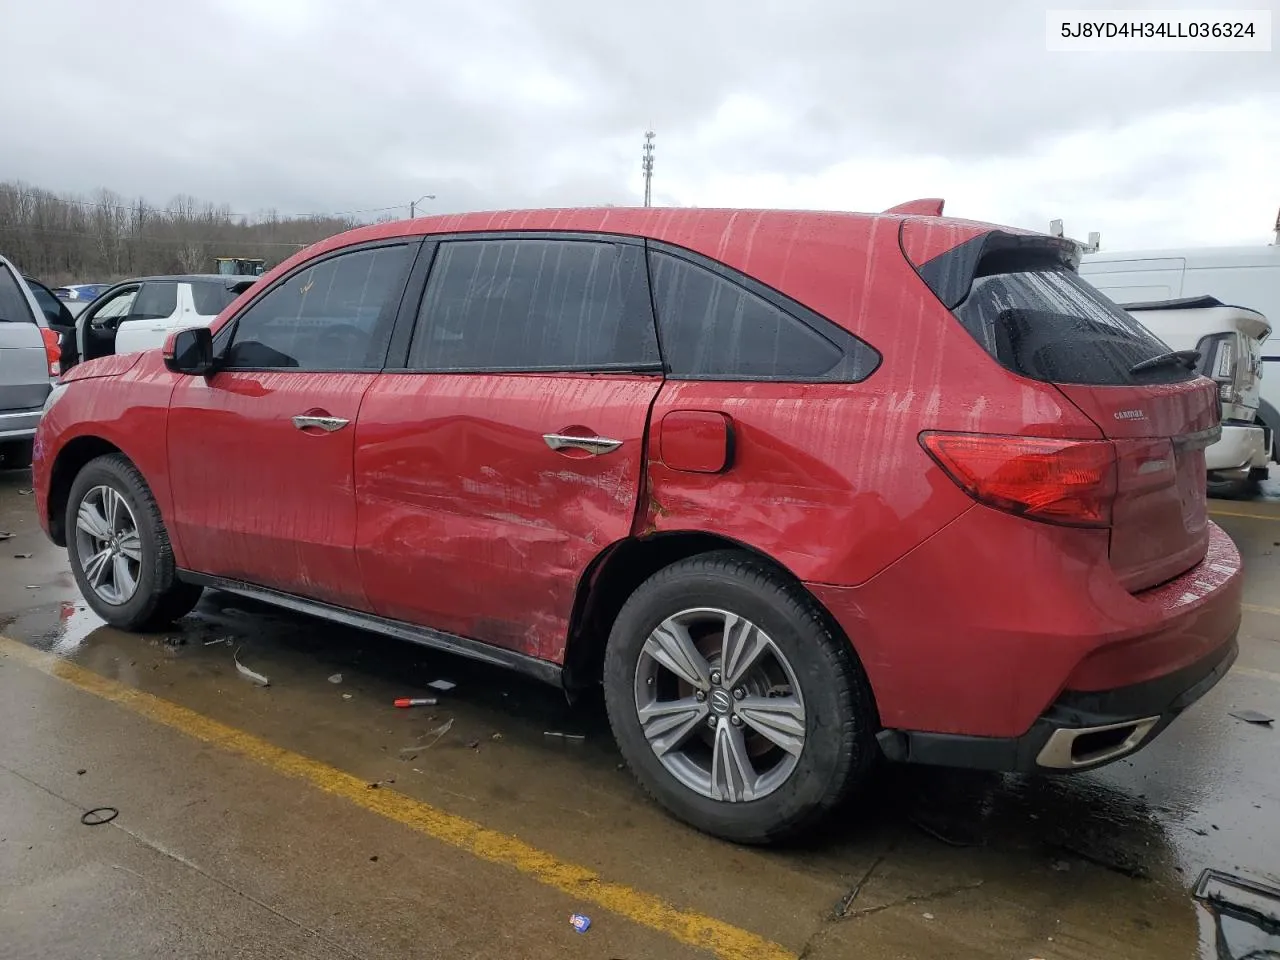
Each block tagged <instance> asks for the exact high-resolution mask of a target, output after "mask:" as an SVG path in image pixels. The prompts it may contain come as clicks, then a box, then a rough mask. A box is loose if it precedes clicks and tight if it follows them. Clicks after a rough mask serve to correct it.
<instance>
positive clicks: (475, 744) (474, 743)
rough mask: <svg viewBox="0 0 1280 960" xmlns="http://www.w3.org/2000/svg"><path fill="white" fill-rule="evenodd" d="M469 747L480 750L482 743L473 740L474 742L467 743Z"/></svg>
mask: <svg viewBox="0 0 1280 960" xmlns="http://www.w3.org/2000/svg"><path fill="white" fill-rule="evenodd" d="M467 746H468V747H470V748H471V749H472V750H479V749H480V741H479V740H472V741H470V742H469V743H467Z"/></svg>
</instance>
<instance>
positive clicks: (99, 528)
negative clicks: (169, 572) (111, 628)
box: [75, 485, 142, 606]
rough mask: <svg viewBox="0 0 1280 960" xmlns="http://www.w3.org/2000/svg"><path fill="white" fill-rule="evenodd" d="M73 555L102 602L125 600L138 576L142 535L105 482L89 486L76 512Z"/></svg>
mask: <svg viewBox="0 0 1280 960" xmlns="http://www.w3.org/2000/svg"><path fill="white" fill-rule="evenodd" d="M75 536H76V556H77V558H78V559H79V561H80V569H81V570H82V571H83V572H84V578H85V580H86V581H87V582H88V584H89V586H90V587H91V588H92V589H93V592H94V593H96V594H97V595H98V597H99V598H100V599H101V600H102V601H103V602H105V603H109V604H111V605H112V606H120V605H122V604H125V603H128V602H129V599H130V598H131V597H132V596H133V595H134V593H136V592H137V590H138V579H139V578H140V577H141V576H142V537H141V535H140V534H139V533H138V523H137V520H136V519H135V518H134V516H133V510H132V508H131V507H130V506H129V503H128V501H127V500H125V498H124V497H123V496H121V495H120V493H119V492H117V491H116V490H114V489H113V488H111V487H109V486H105V485H100V486H96V487H92V488H90V489H89V491H88V492H87V493H85V495H84V498H83V499H82V500H81V501H80V508H79V510H78V511H77V512H76V534H75Z"/></svg>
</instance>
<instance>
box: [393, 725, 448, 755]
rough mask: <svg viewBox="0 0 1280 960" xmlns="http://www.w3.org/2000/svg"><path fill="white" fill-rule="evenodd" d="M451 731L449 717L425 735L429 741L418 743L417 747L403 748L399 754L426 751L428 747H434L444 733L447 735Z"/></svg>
mask: <svg viewBox="0 0 1280 960" xmlns="http://www.w3.org/2000/svg"><path fill="white" fill-rule="evenodd" d="M452 729H453V718H452V717H450V718H449V719H448V720H446V721H445V722H444V723H442V724H440V726H438V727H436V728H435V729H434V730H432V731H431V732H430V733H428V734H427V736H428V737H430V738H431V739H430V740H428V741H425V742H423V743H420V744H418V745H417V746H413V747H405V748H404V749H403V750H401V751H400V752H401V753H412V752H413V751H415V750H426V749H427V748H428V747H434V746H435V745H436V744H437V743H439V742H440V738H441V737H443V736H444V735H445V734H446V733H448V732H449V731H450V730H452Z"/></svg>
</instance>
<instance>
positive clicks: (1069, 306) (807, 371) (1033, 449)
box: [35, 203, 1242, 842]
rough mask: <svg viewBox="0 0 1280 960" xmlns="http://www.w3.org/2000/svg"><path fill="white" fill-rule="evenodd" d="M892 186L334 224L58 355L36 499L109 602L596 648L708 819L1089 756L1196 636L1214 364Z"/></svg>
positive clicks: (576, 664) (669, 771)
mask: <svg viewBox="0 0 1280 960" xmlns="http://www.w3.org/2000/svg"><path fill="white" fill-rule="evenodd" d="M929 210H932V211H933V212H934V213H940V205H937V206H934V205H932V204H926V203H913V204H910V205H906V206H904V207H900V208H895V210H894V211H891V212H890V213H888V214H881V215H862V214H839V213H816V212H800V213H797V212H782V211H744V210H734V211H722V210H660V209H639V210H621V209H616V208H612V209H603V210H589V209H581V210H559V211H526V212H515V213H501V214H473V215H466V216H458V217H448V218H439V219H435V220H431V219H427V220H421V219H420V220H413V221H400V222H395V223H387V224H380V225H377V226H371V227H364V228H361V229H358V230H355V231H352V232H349V233H344V234H341V235H338V236H335V237H331V238H329V239H327V240H324V241H322V242H321V243H319V244H317V245H315V246H314V247H312V248H310V249H308V250H306V251H303V252H301V253H299V254H298V255H296V256H294V257H293V258H291V259H290V260H289V261H287V262H286V263H284V264H282V265H280V266H278V267H276V268H275V269H273V270H272V271H271V272H270V273H268V274H267V275H266V276H265V277H263V278H262V280H261V281H260V282H259V284H258V285H257V286H256V287H254V288H253V289H251V290H250V291H249V292H248V293H246V294H244V295H242V296H241V297H240V298H239V299H238V300H237V301H236V302H235V303H233V304H232V305H231V306H230V307H229V308H228V309H227V310H226V311H224V312H223V313H222V314H221V315H220V316H219V318H218V320H217V321H216V322H215V323H214V324H213V325H212V326H211V327H201V328H197V329H193V330H181V331H175V332H173V333H171V334H170V335H169V337H168V339H167V341H166V344H165V347H164V349H163V350H162V351H151V352H147V353H143V354H133V355H128V356H115V357H109V358H103V359H100V360H96V361H91V362H88V363H84V364H81V365H80V366H79V367H77V368H76V369H75V370H73V371H71V373H70V374H69V375H68V376H67V377H66V378H65V380H64V382H63V383H62V384H61V385H60V386H59V387H58V389H57V390H56V391H55V394H54V396H53V398H52V399H51V400H50V402H49V405H48V408H47V411H46V413H45V416H44V419H43V421H42V422H41V425H40V432H39V435H38V439H37V450H36V465H35V485H36V496H37V501H36V502H37V508H38V512H39V516H40V520H41V523H42V524H44V526H45V529H46V530H47V531H48V533H49V535H50V536H51V537H52V538H53V540H54V542H56V543H58V544H66V545H67V549H68V555H69V557H70V563H71V568H72V570H73V572H74V575H75V578H76V581H77V583H78V584H79V585H80V589H81V590H82V592H83V593H84V595H85V597H86V599H87V600H88V602H89V603H90V604H91V605H92V607H93V609H94V610H95V611H96V612H97V613H98V614H99V615H100V616H101V617H102V618H103V619H104V620H106V621H107V622H108V623H110V624H112V625H114V626H116V627H118V628H122V629H127V630H140V629H147V628H150V627H154V626H156V625H158V624H161V623H164V622H167V621H169V620H172V619H173V618H175V617H179V616H181V615H183V614H185V613H186V612H187V611H189V610H191V609H192V607H193V606H194V604H195V603H196V601H197V599H198V598H199V596H200V592H201V590H202V589H204V588H206V587H212V588H216V589H220V590H226V591H230V592H233V593H238V594H242V595H246V596H250V597H257V598H259V599H262V600H266V601H268V602H270V603H275V604H279V605H281V606H284V607H288V608H290V609H293V610H295V611H303V612H306V613H310V614H314V615H316V616H319V617H326V618H330V619H333V620H337V621H340V622H343V623H346V624H351V625H356V626H360V627H364V628H367V629H370V630H375V631H381V632H383V633H386V634H389V635H392V636H395V637H400V638H403V639H406V640H411V641H414V642H417V643H421V644H424V645H426V646H429V647H434V648H438V649H443V650H449V651H453V652H455V653H459V654H462V655H464V656H469V657H474V658H476V659H479V660H483V661H485V662H488V663H492V664H498V665H503V666H507V667H512V668H515V669H517V670H522V671H524V672H526V673H528V674H531V675H533V676H536V677H540V678H542V679H545V680H548V681H551V682H553V683H557V684H563V685H564V686H565V687H567V688H568V689H569V690H571V691H581V690H583V689H585V688H590V687H592V686H594V685H597V684H602V685H603V692H604V698H605V702H606V704H607V708H608V713H609V719H610V722H611V724H612V727H613V731H614V733H615V735H616V737H617V740H618V743H619V745H620V747H621V750H622V753H623V755H624V757H625V758H626V760H627V763H628V764H629V765H630V767H631V769H632V771H633V772H634V773H635V775H636V777H637V778H638V779H639V781H640V782H641V783H642V784H643V785H644V787H645V788H646V789H647V790H648V791H649V792H650V793H651V794H652V795H653V796H654V797H656V798H657V799H658V801H659V802H661V803H662V804H663V805H664V806H666V807H667V808H668V809H669V810H671V811H672V812H674V813H675V814H676V815H677V816H679V817H681V818H683V819H684V820H686V821H688V822H689V823H691V824H694V825H695V826H697V827H699V828H701V829H703V830H706V831H709V832H711V833H714V834H718V835H720V836H722V837H727V838H730V839H733V840H737V841H744V842H766V841H770V840H774V839H777V838H779V837H783V836H786V835H789V834H792V833H794V832H797V831H800V830H803V829H805V828H807V827H810V826H812V825H813V824H814V823H816V822H818V821H819V820H820V819H821V817H822V816H823V815H824V814H825V813H826V812H827V811H829V810H830V809H831V808H832V807H834V806H835V805H836V804H837V803H839V802H840V800H841V799H842V798H843V797H845V796H846V795H847V794H848V793H849V792H850V791H851V790H853V789H855V788H856V787H857V786H858V784H860V783H861V782H862V781H863V780H864V779H865V778H866V776H867V775H868V774H869V773H870V772H871V770H872V768H873V765H874V762H875V760H876V758H877V757H879V756H881V755H884V756H887V757H889V758H890V759H892V760H896V761H905V762H913V763H933V764H946V765H953V766H961V767H975V768H983V769H992V770H1018V771H1024V772H1034V771H1070V770H1085V769H1092V768H1094V767H1097V766H1099V765H1100V764H1103V763H1106V762H1108V761H1111V760H1115V759H1116V758H1118V757H1122V756H1125V755H1127V754H1129V753H1131V752H1132V751H1134V750H1136V749H1138V748H1140V747H1142V746H1143V745H1145V744H1147V743H1149V742H1150V741H1151V739H1152V738H1153V737H1155V736H1156V735H1157V734H1158V733H1159V732H1160V731H1161V730H1163V729H1164V728H1165V727H1166V726H1167V725H1168V724H1169V723H1170V722H1171V721H1172V720H1173V719H1174V718H1175V717H1176V716H1177V714H1178V713H1179V712H1180V711H1182V710H1183V709H1184V708H1186V707H1187V705H1188V704H1190V703H1191V702H1193V701H1194V700H1195V699H1196V698H1198V697H1199V696H1200V695H1202V694H1203V693H1204V692H1205V691H1206V690H1208V689H1209V688H1210V687H1212V686H1213V684H1214V683H1216V682H1217V681H1218V679H1220V678H1221V676H1222V675H1223V674H1224V673H1225V672H1226V670H1227V669H1228V667H1229V666H1230V664H1231V663H1232V661H1233V660H1234V658H1235V656H1236V652H1237V645H1236V639H1235V634H1236V630H1237V627H1238V624H1239V621H1240V600H1241V582H1242V581H1241V573H1240V557H1239V554H1238V553H1237V551H1236V548H1235V546H1234V545H1233V544H1232V542H1231V540H1230V539H1229V538H1228V537H1227V535H1226V534H1225V533H1224V532H1223V531H1222V530H1221V529H1219V528H1218V527H1217V526H1216V525H1215V524H1213V523H1212V522H1211V521H1210V520H1209V518H1208V516H1207V511H1206V500H1205V492H1204V474H1205V459H1204V457H1205V454H1204V451H1205V448H1206V447H1208V446H1209V445H1210V444H1212V443H1213V442H1214V441H1215V440H1216V439H1217V438H1218V436H1219V434H1220V426H1219V423H1218V397H1217V386H1216V385H1215V384H1214V383H1213V382H1212V381H1210V380H1208V379H1205V378H1203V377H1200V376H1198V375H1197V373H1196V371H1195V370H1193V369H1191V368H1190V366H1189V365H1188V363H1187V362H1186V358H1185V357H1180V356H1178V355H1177V354H1172V353H1171V352H1170V350H1169V347H1168V346H1167V345H1166V344H1164V343H1162V342H1161V341H1160V340H1159V339H1158V338H1157V337H1155V336H1154V335H1153V334H1151V333H1150V332H1149V331H1148V330H1146V329H1145V328H1144V327H1143V326H1142V325H1141V324H1139V323H1137V322H1136V321H1134V320H1133V318H1132V317H1130V316H1129V315H1128V314H1126V313H1125V312H1124V311H1122V310H1120V309H1119V308H1117V307H1116V306H1115V305H1114V304H1112V303H1111V302H1110V301H1109V300H1107V299H1106V298H1105V297H1103V296H1102V295H1101V294H1099V293H1098V292H1097V291H1096V290H1095V289H1094V288H1093V287H1091V286H1090V285H1089V284H1087V283H1085V282H1084V281H1082V280H1081V279H1080V278H1079V276H1078V275H1077V273H1076V269H1075V257H1076V256H1077V254H1076V250H1075V247H1074V245H1072V244H1070V243H1069V242H1064V241H1061V240H1057V239H1055V238H1052V237H1047V236H1040V235H1034V234H1026V233H1021V232H1018V231H1013V230H1008V229H1004V228H1000V227H996V226H991V225H986V224H981V223H974V222H970V221H962V220H951V219H947V218H943V217H941V216H937V215H930V214H928V213H926V212H925V211H929Z"/></svg>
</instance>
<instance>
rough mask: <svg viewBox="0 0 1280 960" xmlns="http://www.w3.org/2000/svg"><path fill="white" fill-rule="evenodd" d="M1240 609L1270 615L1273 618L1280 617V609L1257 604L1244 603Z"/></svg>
mask: <svg viewBox="0 0 1280 960" xmlns="http://www.w3.org/2000/svg"><path fill="white" fill-rule="evenodd" d="M1240 607H1241V609H1243V610H1248V611H1250V612H1252V613H1269V614H1271V615H1272V616H1273V617H1280V607H1264V606H1262V605H1261V604H1257V603H1242V604H1240Z"/></svg>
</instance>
